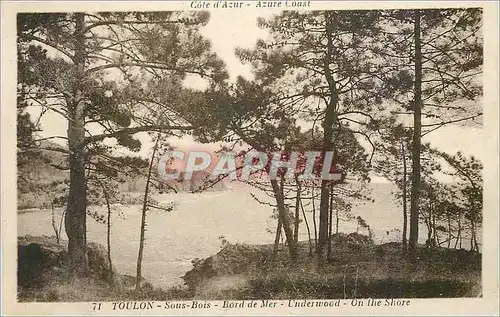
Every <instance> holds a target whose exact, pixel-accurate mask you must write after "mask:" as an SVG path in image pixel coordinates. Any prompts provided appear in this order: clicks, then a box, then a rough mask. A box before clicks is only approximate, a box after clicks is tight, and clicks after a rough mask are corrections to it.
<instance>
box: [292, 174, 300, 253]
mask: <svg viewBox="0 0 500 317" xmlns="http://www.w3.org/2000/svg"><path fill="white" fill-rule="evenodd" d="M295 182H296V184H297V194H296V196H295V219H294V230H293V240H294V241H295V243H299V225H300V194H301V186H300V181H299V180H298V178H297V177H296V178H295Z"/></svg>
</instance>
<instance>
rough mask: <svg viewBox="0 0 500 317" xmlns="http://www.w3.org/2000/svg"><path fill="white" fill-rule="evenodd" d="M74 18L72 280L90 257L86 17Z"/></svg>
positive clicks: (83, 274) (70, 132)
mask: <svg viewBox="0 0 500 317" xmlns="http://www.w3.org/2000/svg"><path fill="white" fill-rule="evenodd" d="M74 17H75V22H76V24H75V33H74V43H75V56H74V61H75V78H74V80H75V82H74V86H73V91H72V96H71V97H68V98H67V103H68V116H69V118H70V120H68V147H69V152H70V154H69V166H70V173H69V180H70V187H69V195H68V205H67V210H66V218H65V226H66V235H67V236H68V257H69V275H70V278H74V277H86V276H88V273H89V267H88V258H87V186H86V183H87V181H86V176H85V153H84V147H85V146H84V141H85V100H84V95H83V91H82V85H83V82H84V76H85V58H86V52H85V34H84V29H85V15H84V14H83V13H74Z"/></svg>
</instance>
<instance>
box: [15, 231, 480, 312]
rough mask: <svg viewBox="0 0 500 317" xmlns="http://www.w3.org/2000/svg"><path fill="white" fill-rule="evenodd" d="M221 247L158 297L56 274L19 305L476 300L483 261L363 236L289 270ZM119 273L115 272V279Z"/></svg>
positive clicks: (242, 248)
mask: <svg viewBox="0 0 500 317" xmlns="http://www.w3.org/2000/svg"><path fill="white" fill-rule="evenodd" d="M272 249H273V246H272V245H260V246H259V245H226V246H225V247H224V248H222V249H221V251H220V252H219V253H217V254H216V255H214V256H212V257H209V258H207V259H204V260H194V261H193V269H192V270H190V271H189V272H187V273H186V275H185V276H184V280H185V282H186V287H185V288H174V289H169V290H163V289H158V288H153V287H152V286H151V285H150V284H148V283H144V285H145V286H144V287H143V288H142V289H141V290H140V291H138V292H136V291H134V290H133V280H134V279H133V277H130V276H122V275H120V282H119V283H109V282H106V281H102V280H100V279H96V278H92V279H84V280H78V281H73V282H72V283H68V282H67V280H66V279H65V275H64V274H60V273H58V271H57V270H54V268H53V269H52V270H51V271H50V272H51V273H50V274H49V275H46V276H45V279H44V282H43V283H38V284H37V285H36V286H32V287H19V288H18V298H19V300H20V301H51V302H52V301H53V302H57V301H111V300H190V299H206V300H222V299H225V300H227V299H306V298H315V299H326V298H328V299H338V298H368V297H371V298H438V297H477V296H481V255H480V254H475V253H470V252H468V251H465V250H450V249H444V248H436V249H429V248H425V247H421V248H419V250H418V261H417V263H415V264H410V263H408V262H407V261H406V260H405V258H404V254H403V252H402V246H401V244H399V243H388V244H384V245H379V246H377V245H373V244H372V243H371V242H368V243H367V242H366V239H364V238H363V236H360V235H356V234H351V235H349V236H346V235H341V236H338V237H336V238H335V239H334V244H333V248H332V249H333V252H332V257H331V259H330V260H329V261H328V262H327V263H325V264H324V265H322V266H318V264H317V260H316V257H315V256H313V255H310V254H309V243H308V242H301V243H300V252H299V255H300V256H299V259H298V261H297V262H295V263H291V262H290V259H289V257H288V254H287V249H286V248H285V247H284V246H281V248H280V250H279V252H278V253H277V254H276V256H275V257H273V254H272ZM115 274H117V273H115Z"/></svg>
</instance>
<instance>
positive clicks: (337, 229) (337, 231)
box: [335, 208, 339, 235]
mask: <svg viewBox="0 0 500 317" xmlns="http://www.w3.org/2000/svg"><path fill="white" fill-rule="evenodd" d="M335 222H336V223H335V234H336V235H338V234H339V209H338V208H337V209H335Z"/></svg>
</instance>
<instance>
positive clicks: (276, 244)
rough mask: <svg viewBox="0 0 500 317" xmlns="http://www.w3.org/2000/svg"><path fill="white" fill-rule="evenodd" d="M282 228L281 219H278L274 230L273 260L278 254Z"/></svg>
mask: <svg viewBox="0 0 500 317" xmlns="http://www.w3.org/2000/svg"><path fill="white" fill-rule="evenodd" d="M282 227H283V223H282V222H281V217H278V226H277V228H276V236H275V237H274V247H273V258H275V257H276V254H278V248H279V244H280V239H281V229H282Z"/></svg>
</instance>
